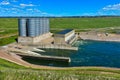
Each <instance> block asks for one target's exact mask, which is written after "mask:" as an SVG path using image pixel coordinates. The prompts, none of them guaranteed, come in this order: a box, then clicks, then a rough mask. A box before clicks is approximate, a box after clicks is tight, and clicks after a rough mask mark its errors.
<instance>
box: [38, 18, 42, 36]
mask: <svg viewBox="0 0 120 80" xmlns="http://www.w3.org/2000/svg"><path fill="white" fill-rule="evenodd" d="M39 33H40V35H42V34H43V20H42V18H39Z"/></svg>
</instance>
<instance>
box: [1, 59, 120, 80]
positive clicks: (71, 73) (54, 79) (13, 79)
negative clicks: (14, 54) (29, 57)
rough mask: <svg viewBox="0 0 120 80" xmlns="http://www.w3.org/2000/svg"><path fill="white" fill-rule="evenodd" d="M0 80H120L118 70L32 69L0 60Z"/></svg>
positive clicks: (82, 68) (84, 68) (85, 68)
mask: <svg viewBox="0 0 120 80" xmlns="http://www.w3.org/2000/svg"><path fill="white" fill-rule="evenodd" d="M0 80H120V70H119V69H107V68H95V67H94V68H92V67H91V68H90V67H81V68H80V67H79V68H69V69H62V70H61V69H32V68H26V67H23V66H20V65H17V64H14V63H11V62H9V61H6V60H3V59H0Z"/></svg>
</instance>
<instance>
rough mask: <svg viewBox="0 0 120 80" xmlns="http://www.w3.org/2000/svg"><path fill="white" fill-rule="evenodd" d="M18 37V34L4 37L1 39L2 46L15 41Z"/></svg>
mask: <svg viewBox="0 0 120 80" xmlns="http://www.w3.org/2000/svg"><path fill="white" fill-rule="evenodd" d="M16 39H17V36H11V37H8V38H2V39H0V46H3V45H6V44H10V43H12V42H15V41H16Z"/></svg>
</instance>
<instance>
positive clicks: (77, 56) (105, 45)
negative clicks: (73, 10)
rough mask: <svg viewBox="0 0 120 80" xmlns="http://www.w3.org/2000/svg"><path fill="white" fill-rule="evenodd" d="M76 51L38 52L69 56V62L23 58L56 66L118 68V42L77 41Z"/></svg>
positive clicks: (119, 52)
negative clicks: (77, 48)
mask: <svg viewBox="0 0 120 80" xmlns="http://www.w3.org/2000/svg"><path fill="white" fill-rule="evenodd" d="M74 46H78V47H79V50H78V51H69V50H55V49H45V51H46V52H45V53H44V52H38V53H40V54H42V55H51V56H62V57H63V56H65V57H70V58H71V62H70V63H67V62H58V61H48V60H36V59H30V58H29V59H25V58H24V59H25V60H27V61H28V62H31V63H35V64H38V65H47V66H57V67H78V66H99V67H116V68H117V67H118V68H120V43H119V42H104V41H90V40H87V41H77V42H76V43H74Z"/></svg>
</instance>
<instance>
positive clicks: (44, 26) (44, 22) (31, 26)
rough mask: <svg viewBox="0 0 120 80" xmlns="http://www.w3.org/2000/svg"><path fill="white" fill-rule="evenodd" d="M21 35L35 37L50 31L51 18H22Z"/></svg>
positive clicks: (20, 23)
mask: <svg viewBox="0 0 120 80" xmlns="http://www.w3.org/2000/svg"><path fill="white" fill-rule="evenodd" d="M18 23H19V25H18V26H19V36H22V37H35V36H40V35H42V34H45V33H48V32H49V18H20V19H19V20H18Z"/></svg>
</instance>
